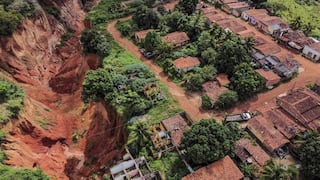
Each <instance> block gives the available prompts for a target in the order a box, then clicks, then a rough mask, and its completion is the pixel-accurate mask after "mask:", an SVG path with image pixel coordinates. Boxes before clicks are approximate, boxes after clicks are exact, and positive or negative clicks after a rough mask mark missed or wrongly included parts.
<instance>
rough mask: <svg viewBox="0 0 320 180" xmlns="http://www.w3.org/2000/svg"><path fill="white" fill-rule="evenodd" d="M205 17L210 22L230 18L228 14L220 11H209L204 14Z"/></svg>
mask: <svg viewBox="0 0 320 180" xmlns="http://www.w3.org/2000/svg"><path fill="white" fill-rule="evenodd" d="M205 17H206V18H207V19H208V20H209V21H210V22H217V21H221V20H225V19H230V18H229V17H228V16H226V15H225V14H222V13H216V14H213V13H209V14H206V15H205Z"/></svg>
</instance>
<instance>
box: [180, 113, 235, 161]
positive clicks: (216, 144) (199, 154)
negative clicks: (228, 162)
mask: <svg viewBox="0 0 320 180" xmlns="http://www.w3.org/2000/svg"><path fill="white" fill-rule="evenodd" d="M239 137H240V135H239V129H238V127H237V124H236V123H232V124H227V125H222V124H219V123H217V122H216V121H215V120H214V119H207V120H201V121H200V122H198V123H196V124H193V125H192V126H191V129H190V130H188V131H186V132H185V133H184V134H183V137H182V142H181V146H180V147H181V149H185V150H186V153H185V154H184V157H185V158H186V160H187V161H188V162H190V163H192V164H194V165H205V164H209V163H211V162H213V161H216V160H218V159H220V158H222V157H224V156H225V155H227V154H228V153H230V152H231V151H232V150H233V149H234V143H235V141H236V140H237V139H238V138H239Z"/></svg>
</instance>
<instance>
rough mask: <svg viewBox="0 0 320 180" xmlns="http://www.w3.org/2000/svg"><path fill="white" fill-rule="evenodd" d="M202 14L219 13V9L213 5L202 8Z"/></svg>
mask: <svg viewBox="0 0 320 180" xmlns="http://www.w3.org/2000/svg"><path fill="white" fill-rule="evenodd" d="M201 11H202V14H204V15H206V14H217V13H218V11H217V9H216V8H214V7H213V6H209V7H207V8H202V9H201Z"/></svg>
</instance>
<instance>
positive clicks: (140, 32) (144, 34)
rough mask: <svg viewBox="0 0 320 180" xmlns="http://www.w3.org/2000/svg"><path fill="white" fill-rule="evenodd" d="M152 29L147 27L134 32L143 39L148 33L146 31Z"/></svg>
mask: <svg viewBox="0 0 320 180" xmlns="http://www.w3.org/2000/svg"><path fill="white" fill-rule="evenodd" d="M152 31H154V30H153V29H147V30H143V31H138V32H136V33H135V37H137V38H139V39H143V38H145V37H146V35H147V34H148V32H152Z"/></svg>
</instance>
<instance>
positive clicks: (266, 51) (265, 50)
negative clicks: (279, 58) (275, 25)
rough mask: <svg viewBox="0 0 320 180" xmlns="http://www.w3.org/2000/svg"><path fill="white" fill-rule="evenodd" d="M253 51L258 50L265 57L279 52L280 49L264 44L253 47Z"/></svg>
mask: <svg viewBox="0 0 320 180" xmlns="http://www.w3.org/2000/svg"><path fill="white" fill-rule="evenodd" d="M255 49H257V50H259V51H260V52H261V53H262V54H263V55H265V56H268V55H274V54H277V53H279V52H280V51H281V48H280V47H279V46H274V45H273V44H270V43H265V44H263V45H261V46H257V47H255Z"/></svg>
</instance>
